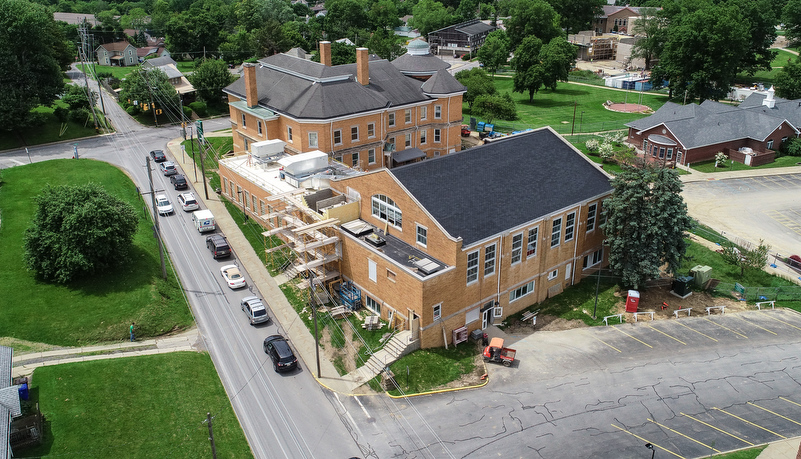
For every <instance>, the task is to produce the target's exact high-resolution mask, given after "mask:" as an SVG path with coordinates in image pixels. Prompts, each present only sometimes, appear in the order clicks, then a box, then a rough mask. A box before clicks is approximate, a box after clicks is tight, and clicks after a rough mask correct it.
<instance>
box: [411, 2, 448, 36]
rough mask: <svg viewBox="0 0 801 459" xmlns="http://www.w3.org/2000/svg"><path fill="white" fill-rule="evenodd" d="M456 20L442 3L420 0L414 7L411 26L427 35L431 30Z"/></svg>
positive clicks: (421, 33)
mask: <svg viewBox="0 0 801 459" xmlns="http://www.w3.org/2000/svg"><path fill="white" fill-rule="evenodd" d="M456 21H457V20H456V18H454V17H453V15H451V14H450V13H449V12H448V10H446V9H445V6H444V5H443V4H442V3H440V2H438V1H436V0H420V1H419V2H417V5H415V6H414V8H412V18H411V19H409V27H412V28H414V29H417V30H418V31H420V35H422V36H424V37H425V36H426V35H428V34H429V32H433V31H435V30H439V29H441V28H443V27H447V26H449V25H451V24H455V23H456Z"/></svg>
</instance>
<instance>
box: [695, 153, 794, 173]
mask: <svg viewBox="0 0 801 459" xmlns="http://www.w3.org/2000/svg"><path fill="white" fill-rule="evenodd" d="M799 165H801V156H782V157H780V158H776V161H774V162H772V163H768V164H763V165H761V166H756V167H752V166H746V165H745V164H743V163H738V162H737V161H735V162H734V163H732V162H731V160H728V161H726V167H715V160H710V161H703V162H699V163H694V164H691V165H690V167H692V168H693V169H695V170H697V171H698V172H706V173H714V172H730V171H748V170H753V169H772V168H775V167H791V166H799Z"/></svg>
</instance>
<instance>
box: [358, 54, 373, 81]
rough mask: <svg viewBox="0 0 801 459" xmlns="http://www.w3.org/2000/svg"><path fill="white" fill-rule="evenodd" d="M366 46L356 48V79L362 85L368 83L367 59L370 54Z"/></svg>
mask: <svg viewBox="0 0 801 459" xmlns="http://www.w3.org/2000/svg"><path fill="white" fill-rule="evenodd" d="M367 53H368V51H367V48H356V80H358V81H359V83H361V84H362V85H364V86H367V85H368V84H370V69H369V67H368V65H367V61H368V60H369V59H370V56H369V55H368V54H367Z"/></svg>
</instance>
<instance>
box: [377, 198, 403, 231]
mask: <svg viewBox="0 0 801 459" xmlns="http://www.w3.org/2000/svg"><path fill="white" fill-rule="evenodd" d="M372 204H373V217H376V218H378V219H379V220H383V221H385V222H388V223H389V224H390V225H392V226H395V227H398V228H402V227H403V213H402V212H401V210H400V209H399V208H398V206H396V205H395V201H393V200H392V199H389V198H388V197H386V196H384V195H383V194H376V195H373V198H372Z"/></svg>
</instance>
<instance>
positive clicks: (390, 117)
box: [387, 113, 395, 127]
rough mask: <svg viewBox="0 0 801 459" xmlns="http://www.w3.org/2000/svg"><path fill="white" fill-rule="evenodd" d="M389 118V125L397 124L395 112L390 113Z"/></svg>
mask: <svg viewBox="0 0 801 459" xmlns="http://www.w3.org/2000/svg"><path fill="white" fill-rule="evenodd" d="M387 120H388V123H389V127H394V126H395V114H394V113H390V114H389V115H388V116H387Z"/></svg>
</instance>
